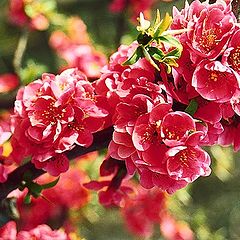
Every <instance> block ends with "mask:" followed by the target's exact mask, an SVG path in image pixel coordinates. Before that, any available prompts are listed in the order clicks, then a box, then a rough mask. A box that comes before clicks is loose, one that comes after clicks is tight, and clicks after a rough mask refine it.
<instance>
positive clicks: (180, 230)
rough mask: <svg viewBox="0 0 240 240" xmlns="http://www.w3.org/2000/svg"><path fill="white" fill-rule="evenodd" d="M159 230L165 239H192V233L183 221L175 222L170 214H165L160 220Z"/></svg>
mask: <svg viewBox="0 0 240 240" xmlns="http://www.w3.org/2000/svg"><path fill="white" fill-rule="evenodd" d="M160 230H161V234H162V235H163V237H164V239H166V240H194V239H195V238H194V233H193V231H192V230H191V229H190V228H189V226H188V225H187V224H185V223H183V222H177V221H176V220H175V219H174V217H173V216H171V215H170V214H168V213H167V214H165V215H164V216H163V217H162V218H161V221H160Z"/></svg>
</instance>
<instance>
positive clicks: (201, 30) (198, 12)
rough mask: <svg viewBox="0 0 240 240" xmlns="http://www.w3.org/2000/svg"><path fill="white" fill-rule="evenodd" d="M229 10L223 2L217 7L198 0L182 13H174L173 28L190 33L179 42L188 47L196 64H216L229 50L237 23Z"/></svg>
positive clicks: (227, 5) (217, 4) (218, 3)
mask: <svg viewBox="0 0 240 240" xmlns="http://www.w3.org/2000/svg"><path fill="white" fill-rule="evenodd" d="M230 8H231V5H230V4H229V3H228V4H226V3H225V2H224V1H220V0H218V1H217V2H216V3H214V4H209V3H208V2H203V3H201V2H200V1H198V0H196V1H194V2H193V3H192V4H191V5H190V6H189V5H186V6H185V9H183V10H182V11H181V12H179V11H178V10H177V9H176V8H175V9H174V12H173V13H174V14H173V19H174V23H173V26H172V28H174V29H181V28H187V29H189V31H188V32H187V33H184V34H183V35H182V36H181V37H180V39H181V41H182V42H186V43H187V45H188V47H189V49H188V50H189V51H190V56H191V59H192V61H193V62H194V63H197V62H199V61H201V60H202V59H203V58H207V59H209V60H215V59H216V58H217V57H218V56H219V55H220V54H221V53H222V52H223V51H224V50H225V49H226V46H227V43H228V41H229V39H230V36H231V34H232V32H233V30H234V27H235V23H236V18H235V16H234V14H233V13H232V12H231V10H230Z"/></svg>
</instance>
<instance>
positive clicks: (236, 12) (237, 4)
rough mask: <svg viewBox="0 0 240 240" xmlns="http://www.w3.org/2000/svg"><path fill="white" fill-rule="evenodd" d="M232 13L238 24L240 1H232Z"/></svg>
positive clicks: (239, 20)
mask: <svg viewBox="0 0 240 240" xmlns="http://www.w3.org/2000/svg"><path fill="white" fill-rule="evenodd" d="M232 11H233V13H234V15H235V16H236V18H237V20H238V22H240V0H232Z"/></svg>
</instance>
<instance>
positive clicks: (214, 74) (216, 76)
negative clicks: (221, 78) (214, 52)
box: [208, 71, 218, 82]
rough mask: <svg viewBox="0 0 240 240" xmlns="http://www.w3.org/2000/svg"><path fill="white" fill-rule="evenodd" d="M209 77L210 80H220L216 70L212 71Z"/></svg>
mask: <svg viewBox="0 0 240 240" xmlns="http://www.w3.org/2000/svg"><path fill="white" fill-rule="evenodd" d="M208 79H209V80H210V81H213V82H216V81H217V80H218V74H217V73H216V72H215V71H211V73H210V74H209V76H208Z"/></svg>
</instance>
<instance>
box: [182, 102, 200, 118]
mask: <svg viewBox="0 0 240 240" xmlns="http://www.w3.org/2000/svg"><path fill="white" fill-rule="evenodd" d="M197 109H198V103H197V101H196V100H195V99H192V100H191V101H190V103H189V104H188V106H187V108H186V109H185V112H186V113H188V114H190V115H191V116H193V115H194V113H195V112H196V111H197Z"/></svg>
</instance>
